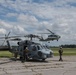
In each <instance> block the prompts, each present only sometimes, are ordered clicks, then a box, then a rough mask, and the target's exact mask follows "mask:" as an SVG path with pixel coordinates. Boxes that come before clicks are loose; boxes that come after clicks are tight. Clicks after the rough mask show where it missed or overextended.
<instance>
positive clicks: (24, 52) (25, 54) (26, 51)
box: [23, 46, 28, 61]
mask: <svg viewBox="0 0 76 75" xmlns="http://www.w3.org/2000/svg"><path fill="white" fill-rule="evenodd" d="M27 53H28V47H27V46H25V47H24V50H23V60H24V61H25V60H28V56H27Z"/></svg>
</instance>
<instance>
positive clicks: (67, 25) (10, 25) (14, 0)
mask: <svg viewBox="0 0 76 75" xmlns="http://www.w3.org/2000/svg"><path fill="white" fill-rule="evenodd" d="M75 3H76V0H39V1H36V0H0V8H1V11H0V29H1V31H2V32H3V33H6V32H7V31H12V33H13V34H14V33H23V34H24V33H34V34H35V33H38V32H48V31H47V30H46V29H50V30H51V31H53V32H56V33H57V34H59V35H61V37H62V38H61V39H60V41H59V42H58V43H61V41H62V42H63V43H64V44H65V43H66V42H67V43H69V42H70V43H71V42H72V40H73V38H74V39H76V38H75V36H76V29H75V28H76V25H75V24H76V21H75V20H76V5H75ZM69 37H70V38H69ZM68 38H69V39H68ZM72 43H73V42H72ZM74 43H75V42H74ZM61 44H62V43H61Z"/></svg>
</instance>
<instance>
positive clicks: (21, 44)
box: [2, 32, 53, 60]
mask: <svg viewBox="0 0 76 75" xmlns="http://www.w3.org/2000/svg"><path fill="white" fill-rule="evenodd" d="M9 34H10V32H9V33H8V35H5V40H6V42H7V45H8V49H9V51H10V52H11V53H14V54H15V53H16V52H17V55H18V56H19V57H20V59H21V60H22V59H24V50H25V48H26V47H27V48H28V52H27V53H26V55H27V56H26V58H25V60H29V59H36V60H37V59H41V60H45V59H47V58H50V57H53V51H52V50H51V49H48V48H47V47H44V46H43V45H41V44H40V43H36V42H33V41H32V39H33V38H39V37H40V36H37V35H33V34H28V35H25V36H24V37H28V38H30V40H21V39H20V38H18V37H21V36H9ZM2 38H3V37H2ZM9 41H18V42H17V44H18V46H16V47H14V48H13V47H11V46H10V43H9ZM4 42H5V41H4ZM4 42H3V43H4Z"/></svg>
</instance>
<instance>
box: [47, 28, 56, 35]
mask: <svg viewBox="0 0 76 75" xmlns="http://www.w3.org/2000/svg"><path fill="white" fill-rule="evenodd" d="M47 30H48V31H49V32H51V33H52V34H55V33H53V32H52V31H51V30H49V29H47Z"/></svg>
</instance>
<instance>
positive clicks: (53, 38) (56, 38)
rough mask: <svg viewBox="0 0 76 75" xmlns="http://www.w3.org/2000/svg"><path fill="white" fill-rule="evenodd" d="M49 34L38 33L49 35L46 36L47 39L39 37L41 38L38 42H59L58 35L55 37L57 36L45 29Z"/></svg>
mask: <svg viewBox="0 0 76 75" xmlns="http://www.w3.org/2000/svg"><path fill="white" fill-rule="evenodd" d="M47 30H48V31H49V32H50V33H40V34H50V35H48V37H47V38H45V39H44V38H43V37H41V38H39V39H40V41H51V40H52V41H53V40H57V41H58V40H59V39H60V38H61V36H59V35H57V34H55V33H54V32H52V31H51V30H49V29H47Z"/></svg>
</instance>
